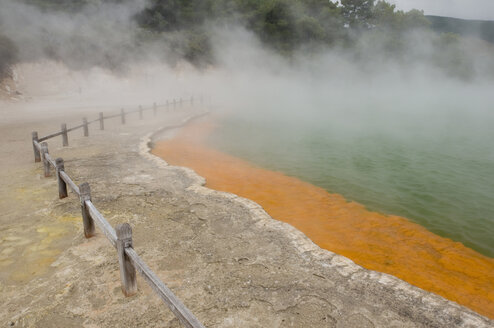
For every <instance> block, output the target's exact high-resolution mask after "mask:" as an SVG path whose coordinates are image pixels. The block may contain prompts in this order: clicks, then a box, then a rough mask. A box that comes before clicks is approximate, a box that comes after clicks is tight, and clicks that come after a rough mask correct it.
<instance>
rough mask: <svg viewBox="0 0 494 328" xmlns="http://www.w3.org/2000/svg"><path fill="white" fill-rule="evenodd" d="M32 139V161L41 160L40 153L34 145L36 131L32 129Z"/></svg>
mask: <svg viewBox="0 0 494 328" xmlns="http://www.w3.org/2000/svg"><path fill="white" fill-rule="evenodd" d="M31 136H32V140H33V151H34V162H41V154H40V152H39V149H38V148H37V147H36V146H35V145H34V142H35V141H36V142H37V141H38V132H37V131H33V132H32V133H31Z"/></svg>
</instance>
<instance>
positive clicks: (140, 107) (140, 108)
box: [139, 105, 143, 120]
mask: <svg viewBox="0 0 494 328" xmlns="http://www.w3.org/2000/svg"><path fill="white" fill-rule="evenodd" d="M142 118H143V116H142V106H140V105H139V119H140V120H142Z"/></svg>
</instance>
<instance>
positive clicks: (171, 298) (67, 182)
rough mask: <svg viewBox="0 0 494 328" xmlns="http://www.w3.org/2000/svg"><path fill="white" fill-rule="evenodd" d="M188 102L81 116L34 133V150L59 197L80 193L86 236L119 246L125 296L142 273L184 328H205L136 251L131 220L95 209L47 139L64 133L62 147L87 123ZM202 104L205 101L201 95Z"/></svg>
mask: <svg viewBox="0 0 494 328" xmlns="http://www.w3.org/2000/svg"><path fill="white" fill-rule="evenodd" d="M184 103H185V101H184V100H183V99H180V100H179V101H176V100H175V99H173V101H171V102H169V101H167V102H166V104H165V105H162V106H158V105H156V103H155V104H153V106H152V107H149V108H143V107H142V106H139V108H138V109H137V110H133V111H129V112H125V111H124V109H121V111H120V113H119V114H115V115H109V116H104V115H103V113H99V117H98V118H97V119H95V120H92V121H88V120H87V118H83V119H82V124H81V125H77V126H74V127H72V128H70V129H67V125H66V124H65V123H64V124H62V126H61V131H60V132H56V133H52V134H49V135H47V136H44V137H41V138H38V132H36V131H34V132H33V133H32V143H33V150H34V160H35V162H41V161H42V162H43V165H44V175H45V177H49V176H51V169H52V168H53V169H54V170H55V174H56V178H57V181H58V196H59V198H60V199H62V198H65V197H68V192H67V189H68V187H69V188H70V189H71V190H72V191H73V192H74V193H75V194H77V195H78V196H79V201H80V203H81V212H82V222H83V226H84V236H85V237H86V238H90V237H92V236H94V234H95V226H98V228H99V229H100V230H101V231H102V232H103V234H104V235H105V236H106V238H107V239H108V240H109V241H110V243H111V244H112V246H113V247H115V248H116V249H117V255H118V262H119V266H120V278H121V283H122V291H123V293H124V294H125V296H131V295H134V294H135V293H136V292H137V279H136V272H139V273H140V274H141V275H142V276H143V278H144V280H146V282H147V283H148V284H149V285H150V286H151V288H152V289H153V290H154V291H155V292H156V293H157V294H158V296H159V297H160V298H161V299H162V300H163V302H165V303H166V305H167V306H168V307H169V309H170V310H171V311H172V312H173V313H174V314H175V316H176V317H177V318H178V319H179V320H180V322H181V323H182V324H183V325H184V326H185V327H190V328H204V326H203V325H202V323H200V322H199V320H197V318H196V317H195V316H194V315H193V314H192V312H190V310H189V309H187V307H186V306H185V305H184V304H183V303H182V302H181V301H180V300H179V299H178V298H177V297H176V296H175V295H174V294H173V292H172V291H171V290H170V289H169V288H168V287H167V286H166V285H165V284H164V283H163V282H162V281H161V280H160V279H159V277H158V276H157V275H156V274H155V273H154V272H153V271H152V270H151V269H150V268H149V267H148V266H147V265H146V263H144V261H143V260H142V259H141V258H140V257H139V255H138V254H137V253H136V251H135V250H134V245H133V242H132V228H131V227H130V225H129V224H128V223H124V224H119V225H117V226H116V228H115V229H113V227H112V226H111V224H110V223H109V222H108V221H107V220H106V219H105V217H104V216H103V214H101V212H100V211H98V209H97V208H96V206H95V205H94V204H93V202H92V200H91V189H90V187H89V184H88V183H87V182H84V183H82V184H80V185H77V184H76V183H75V182H74V181H73V180H72V179H71V178H70V176H69V175H68V174H67V173H66V172H65V166H64V161H63V159H62V158H57V159H56V160H53V158H52V157H51V155H50V153H49V151H48V144H47V143H46V142H45V140H48V139H50V138H54V137H57V136H62V142H63V146H68V145H69V139H68V133H69V132H71V131H74V130H77V129H80V128H83V131H84V136H86V137H87V136H89V128H88V125H89V124H92V123H95V122H99V128H100V130H104V128H105V126H104V120H105V119H111V118H115V117H121V123H122V124H125V122H126V115H128V114H130V113H133V112H138V113H139V119H143V116H144V113H143V112H144V111H146V110H150V109H152V110H153V115H154V116H156V115H157V111H158V109H159V108H165V109H172V108H173V109H177V106H178V107H182V106H183V105H184ZM200 103H201V104H202V103H203V99H202V97H201V98H200ZM193 104H194V98H190V105H191V106H193Z"/></svg>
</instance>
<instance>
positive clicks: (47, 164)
mask: <svg viewBox="0 0 494 328" xmlns="http://www.w3.org/2000/svg"><path fill="white" fill-rule="evenodd" d="M46 154H48V143H46V142H43V143H42V144H41V158H42V159H43V166H44V168H45V178H47V177H49V176H50V162H48V160H47V159H46Z"/></svg>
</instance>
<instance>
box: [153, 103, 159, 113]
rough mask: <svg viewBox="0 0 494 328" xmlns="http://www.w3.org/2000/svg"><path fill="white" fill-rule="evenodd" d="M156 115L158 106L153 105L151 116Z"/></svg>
mask: <svg viewBox="0 0 494 328" xmlns="http://www.w3.org/2000/svg"><path fill="white" fill-rule="evenodd" d="M157 113H158V106H157V105H156V103H153V116H156V114H157Z"/></svg>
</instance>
